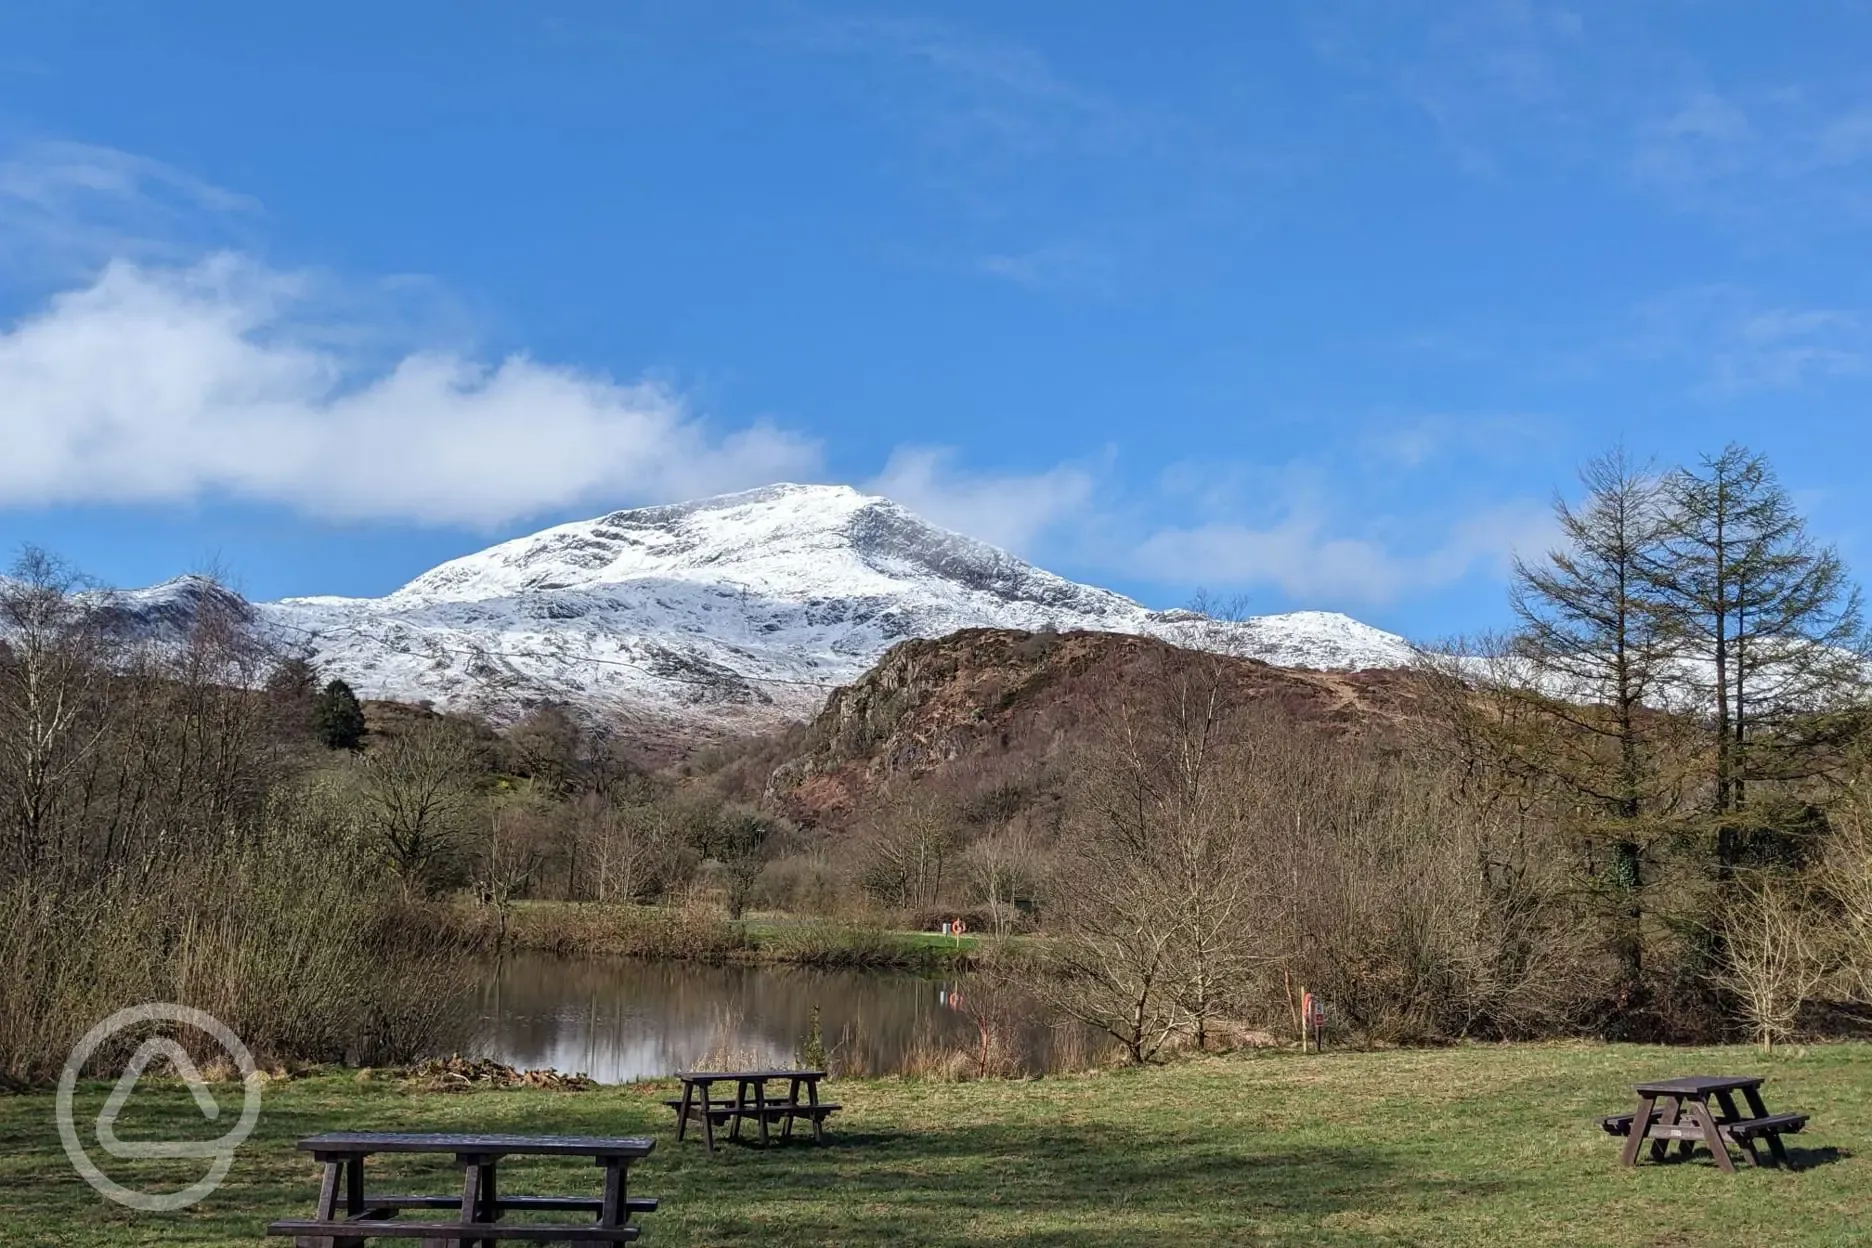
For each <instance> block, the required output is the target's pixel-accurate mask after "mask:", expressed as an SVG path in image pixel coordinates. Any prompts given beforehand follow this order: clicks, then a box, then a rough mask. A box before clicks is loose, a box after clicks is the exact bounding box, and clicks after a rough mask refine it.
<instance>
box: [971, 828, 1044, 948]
mask: <svg viewBox="0 0 1872 1248" xmlns="http://www.w3.org/2000/svg"><path fill="white" fill-rule="evenodd" d="M964 860H965V862H966V865H967V868H968V876H969V891H970V896H971V897H972V899H973V900H974V901H975V902H976V903H978V904H979V905H981V906H982V907H983V908H985V909H986V910H987V911H988V921H989V923H990V924H991V925H992V927H993V929H994V937H995V939H996V940H1005V939H1007V937H1008V934H1009V933H1010V932H1011V931H1012V930H1013V928H1014V925H1015V923H1016V922H1018V921H1019V919H1020V915H1021V909H1022V906H1023V905H1026V906H1028V907H1031V906H1032V905H1033V902H1034V898H1035V895H1036V894H1037V893H1038V892H1039V891H1040V878H1041V874H1042V871H1043V868H1042V866H1041V863H1040V856H1039V854H1038V852H1037V851H1036V850H1035V849H1034V846H1033V843H1032V841H1031V840H1030V839H1029V837H1028V836H1027V834H1026V833H1025V832H1022V831H1020V830H1019V829H1015V828H1000V829H997V830H995V831H993V832H990V833H988V834H987V835H986V836H983V837H980V838H978V839H977V840H976V841H975V842H974V843H973V844H972V845H970V846H969V847H968V849H967V850H966V851H964Z"/></svg>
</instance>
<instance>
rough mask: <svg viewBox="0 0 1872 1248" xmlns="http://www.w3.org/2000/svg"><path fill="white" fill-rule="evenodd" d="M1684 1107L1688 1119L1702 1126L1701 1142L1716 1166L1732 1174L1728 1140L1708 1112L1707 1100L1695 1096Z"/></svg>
mask: <svg viewBox="0 0 1872 1248" xmlns="http://www.w3.org/2000/svg"><path fill="white" fill-rule="evenodd" d="M1684 1109H1685V1110H1686V1111H1687V1112H1688V1113H1689V1115H1690V1120H1691V1121H1692V1122H1694V1123H1696V1124H1697V1125H1698V1126H1699V1127H1702V1128H1703V1142H1704V1143H1706V1144H1708V1145H1709V1150H1710V1152H1711V1154H1713V1155H1714V1156H1715V1158H1716V1164H1717V1166H1719V1167H1720V1168H1721V1169H1722V1171H1723V1173H1725V1174H1734V1173H1735V1162H1734V1161H1733V1160H1732V1159H1731V1158H1730V1156H1729V1142H1728V1141H1727V1140H1725V1139H1724V1138H1723V1134H1722V1132H1721V1131H1719V1130H1717V1129H1716V1117H1715V1115H1713V1114H1711V1113H1710V1108H1709V1102H1708V1101H1707V1100H1704V1099H1703V1098H1701V1097H1697V1098H1694V1099H1692V1100H1690V1101H1689V1102H1688V1103H1687V1104H1685V1106H1684Z"/></svg>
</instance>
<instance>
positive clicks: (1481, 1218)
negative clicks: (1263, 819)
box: [0, 1045, 1872, 1248]
mask: <svg viewBox="0 0 1872 1248" xmlns="http://www.w3.org/2000/svg"><path fill="white" fill-rule="evenodd" d="M1710 1072H1718V1073H1759V1074H1765V1075H1767V1076H1768V1077H1769V1082H1768V1084H1767V1086H1766V1089H1765V1092H1766V1096H1767V1100H1768V1104H1769V1106H1770V1107H1771V1108H1774V1109H1801V1110H1806V1111H1808V1112H1810V1113H1811V1114H1812V1115H1813V1121H1812V1123H1811V1125H1810V1126H1809V1128H1808V1130H1807V1132H1806V1134H1804V1135H1801V1136H1797V1137H1792V1139H1791V1140H1790V1143H1791V1144H1792V1145H1794V1146H1795V1148H1796V1155H1797V1157H1798V1158H1801V1159H1803V1160H1804V1161H1805V1163H1806V1168H1805V1169H1803V1170H1800V1171H1798V1172H1793V1173H1789V1172H1782V1171H1771V1170H1770V1171H1749V1170H1747V1169H1746V1168H1745V1169H1743V1170H1742V1171H1741V1172H1739V1173H1737V1174H1735V1175H1725V1174H1722V1173H1720V1172H1719V1171H1717V1170H1716V1168H1715V1167H1714V1165H1713V1164H1711V1163H1710V1162H1709V1161H1708V1160H1707V1159H1706V1158H1704V1157H1702V1156H1699V1157H1698V1158H1697V1159H1695V1160H1693V1161H1691V1162H1688V1163H1673V1164H1670V1165H1664V1166H1658V1165H1651V1164H1649V1163H1647V1164H1644V1165H1641V1166H1639V1167H1638V1168H1636V1169H1634V1170H1626V1169H1622V1168H1620V1167H1619V1165H1618V1164H1617V1160H1618V1159H1617V1154H1618V1145H1617V1143H1616V1142H1615V1141H1613V1140H1612V1139H1611V1138H1610V1137H1608V1136H1606V1135H1604V1134H1603V1133H1601V1132H1600V1130H1599V1129H1598V1126H1597V1123H1596V1119H1597V1118H1598V1117H1599V1116H1600V1115H1602V1114H1606V1113H1611V1112H1614V1111H1618V1110H1623V1109H1628V1108H1629V1107H1630V1106H1629V1104H1628V1102H1630V1100H1631V1099H1632V1097H1631V1094H1630V1091H1629V1089H1630V1087H1631V1085H1632V1084H1633V1083H1634V1082H1635V1081H1637V1080H1640V1079H1643V1078H1648V1077H1658V1076H1664V1075H1676V1074H1687V1073H1710ZM668 1087H669V1085H651V1084H646V1085H639V1086H635V1087H629V1088H614V1089H605V1090H601V1091H598V1092H588V1093H543V1092H485V1093H469V1094H457V1095H442V1094H413V1093H405V1092H403V1091H400V1090H399V1089H398V1088H396V1087H395V1086H394V1085H392V1084H387V1083H384V1082H370V1083H358V1082H356V1081H355V1080H354V1079H352V1078H351V1077H349V1076H332V1077H323V1078H315V1079H308V1080H302V1081H299V1082H295V1083H291V1084H285V1085H275V1086H273V1087H271V1088H270V1089H269V1091H268V1092H267V1097H266V1109H265V1111H264V1113H263V1116H262V1119H261V1126H260V1129H259V1130H258V1131H257V1132H256V1134H255V1136H254V1137H253V1138H252V1139H251V1140H250V1141H249V1142H248V1143H247V1145H246V1146H245V1147H244V1148H243V1150H242V1151H241V1153H240V1155H239V1158H238V1161H237V1163H236V1165H235V1168H234V1171H233V1174H232V1175H231V1176H230V1178H229V1180H228V1182H227V1184H226V1186H224V1187H223V1188H222V1189H221V1190H220V1191H219V1192H218V1193H216V1194H215V1195H214V1196H212V1197H210V1198H209V1199H208V1200H207V1201H205V1202H203V1203H202V1204H200V1205H198V1206H196V1207H194V1208H193V1209H190V1210H188V1211H185V1212H183V1213H178V1214H168V1215H142V1214H132V1213H128V1212H126V1211H123V1210H121V1209H118V1208H117V1207H116V1206H114V1205H109V1204H106V1203H105V1202H104V1201H103V1200H102V1199H101V1198H100V1197H98V1196H96V1195H94V1194H93V1193H92V1191H91V1189H90V1188H89V1187H87V1186H85V1185H84V1184H83V1183H81V1182H80V1181H79V1180H78V1178H77V1177H76V1176H75V1175H74V1174H73V1172H72V1170H71V1168H70V1166H69V1165H68V1164H67V1163H66V1160H65V1157H64V1155H63V1153H62V1152H61V1149H60V1146H59V1142H58V1138H57V1135H56V1132H55V1129H54V1126H53V1122H52V1106H53V1100H52V1097H51V1096H50V1095H49V1094H46V1093H32V1094H28V1095H21V1096H12V1097H0V1241H4V1242H5V1243H6V1244H8V1245H9V1246H20V1245H61V1246H64V1245H73V1246H84V1245H99V1246H103V1245H111V1246H112V1248H115V1246H117V1245H121V1244H126V1243H136V1244H198V1245H233V1244H253V1243H256V1242H262V1241H261V1240H260V1239H259V1230H260V1228H261V1226H262V1225H263V1224H264V1223H265V1222H266V1221H267V1220H268V1219H269V1218H273V1217H280V1216H287V1215H298V1214H303V1213H307V1212H309V1211H310V1209H311V1205H312V1199H313V1195H314V1181H315V1175H314V1171H313V1167H312V1166H311V1164H310V1163H309V1162H307V1161H306V1160H305V1159H304V1158H302V1157H300V1156H299V1155H297V1154H296V1153H295V1152H294V1151H293V1148H292V1142H293V1141H294V1140H295V1139H296V1138H297V1137H299V1136H302V1135H306V1134H309V1133H312V1132H315V1131H319V1130H325V1129H333V1128H357V1129H373V1128H374V1129H407V1130H421V1129H438V1130H451V1129H453V1130H467V1129H473V1130H511V1131H532V1132H555V1133H603V1134H639V1133H647V1134H652V1135H654V1136H655V1137H656V1138H657V1141H658V1144H657V1151H656V1153H655V1154H654V1155H653V1156H652V1157H651V1158H650V1159H649V1160H648V1161H647V1162H645V1163H643V1164H642V1165H641V1166H640V1167H639V1168H638V1169H637V1170H636V1171H635V1172H634V1174H633V1183H632V1188H633V1191H634V1192H636V1193H638V1194H643V1195H655V1196H658V1197H661V1198H662V1199H663V1202H664V1204H663V1208H662V1210H661V1211H659V1212H658V1213H655V1214H652V1215H648V1216H647V1217H645V1218H644V1220H643V1224H644V1226H645V1227H646V1235H645V1240H644V1242H646V1243H650V1244H667V1245H704V1244H708V1245H755V1244H760V1245H809V1244H811V1245H817V1244H920V1245H955V1246H960V1245H972V1244H1034V1245H1060V1246H1066V1245H1071V1246H1072V1248H1083V1246H1088V1245H1103V1244H1112V1245H1118V1244H1123V1245H1127V1246H1138V1245H1164V1244H1191V1245H1198V1244H1200V1245H1215V1244H1243V1245H1250V1244H1292V1245H1353V1244H1358V1245H1366V1244H1371V1245H1377V1244H1387V1245H1390V1244H1457V1245H1461V1246H1462V1248H1478V1246H1481V1245H1494V1244H1503V1245H1506V1244H1515V1245H1568V1246H1569V1248H1576V1246H1579V1245H1614V1246H1621V1245H1632V1246H1640V1245H1642V1246H1645V1248H1675V1246H1678V1245H1691V1244H1697V1245H1702V1244H1721V1245H1756V1244H1761V1245H1769V1244H1775V1245H1781V1244H1788V1245H1827V1246H1829V1248H1831V1246H1834V1245H1847V1244H1872V1153H1868V1151H1867V1150H1868V1148H1872V1144H1869V1143H1868V1142H1869V1141H1872V1047H1868V1046H1864V1045H1837V1046H1826V1047H1820V1048H1813V1049H1809V1050H1806V1051H1805V1052H1798V1053H1795V1054H1793V1055H1790V1056H1785V1057H1783V1056H1777V1057H1776V1058H1774V1059H1773V1060H1765V1059H1763V1058H1762V1057H1761V1056H1760V1055H1758V1054H1756V1053H1754V1052H1753V1051H1750V1050H1745V1049H1702V1050H1666V1049H1653V1048H1637V1047H1625V1046H1614V1047H1607V1046H1585V1045H1577V1046H1573V1045H1552V1046H1522V1047H1482V1046H1471V1047H1463V1048H1457V1049H1446V1050H1437V1051H1397V1052H1384V1053H1350V1052H1347V1053H1330V1052H1329V1053H1327V1054H1325V1055H1323V1056H1310V1057H1301V1056H1298V1055H1294V1054H1264V1055H1254V1056H1241V1057H1229V1058H1211V1059H1203V1060H1198V1061H1190V1062H1184V1063H1178V1064H1175V1065H1171V1066H1168V1067H1163V1068H1156V1069H1149V1070H1142V1071H1124V1072H1118V1073H1111V1074H1104V1075H1088V1076H1074V1077H1069V1078H1055V1079H1045V1080H1039V1081H1034V1082H1027V1083H975V1084H946V1083H935V1082H915V1081H906V1080H899V1079H881V1080H871V1081H840V1082H838V1083H836V1084H834V1085H831V1087H832V1088H833V1089H835V1091H832V1092H831V1095H833V1096H835V1097H836V1099H838V1100H840V1101H842V1102H844V1104H845V1106H846V1110H845V1112H844V1113H843V1114H841V1115H839V1116H837V1117H836V1118H834V1119H833V1125H832V1136H831V1141H830V1142H829V1143H828V1144H827V1145H826V1146H823V1147H814V1146H812V1145H811V1144H793V1145H789V1146H786V1147H780V1148H775V1149H772V1150H769V1151H767V1152H765V1153H763V1152H760V1151H758V1150H756V1149H751V1148H745V1147H736V1146H725V1147H724V1148H723V1150H722V1151H721V1152H720V1153H718V1154H717V1155H715V1156H713V1157H711V1156H708V1155H707V1154H705V1153H704V1152H703V1150H702V1148H701V1147H700V1145H699V1144H697V1143H695V1142H694V1141H691V1142H689V1143H686V1144H684V1145H682V1146H680V1147H679V1146H677V1145H676V1144H675V1142H674V1140H673V1131H672V1121H671V1118H672V1116H671V1115H670V1113H669V1112H668V1111H667V1110H666V1109H664V1108H663V1107H662V1106H661V1105H660V1104H658V1103H657V1098H658V1097H659V1096H662V1095H666V1094H668V1093H667V1091H666V1089H667V1088H668ZM107 1090H108V1089H107V1087H106V1086H105V1085H102V1084H100V1085H96V1086H93V1087H88V1088H86V1089H84V1090H83V1091H82V1093H81V1097H80V1121H81V1123H85V1122H89V1121H90V1119H91V1117H92V1116H94V1115H95V1113H96V1111H97V1108H98V1107H99V1106H100V1105H101V1104H102V1101H103V1097H104V1095H105V1093H106V1091H107ZM227 1091H229V1092H231V1091H233V1089H231V1088H230V1089H227ZM191 1120H192V1121H193V1124H194V1125H195V1127H196V1128H197V1129H198V1130H199V1129H200V1128H201V1127H202V1126H203V1124H202V1123H201V1120H200V1116H199V1114H198V1112H197V1110H196V1109H195V1107H194V1104H193V1102H192V1101H190V1100H189V1099H188V1098H187V1096H186V1095H185V1094H184V1093H183V1092H182V1090H181V1089H179V1088H176V1087H174V1086H153V1087H151V1088H148V1089H146V1090H145V1091H144V1092H143V1093H142V1094H140V1095H139V1096H138V1097H137V1098H135V1099H133V1100H132V1102H131V1108H130V1109H129V1110H128V1111H126V1114H125V1117H124V1122H123V1124H121V1125H122V1126H123V1127H124V1128H125V1129H124V1131H123V1133H124V1135H125V1136H126V1137H127V1138H128V1137H130V1136H131V1135H132V1131H133V1130H136V1129H140V1130H141V1131H143V1132H148V1131H151V1130H154V1129H156V1128H158V1127H166V1128H167V1129H169V1130H171V1131H174V1130H176V1129H178V1128H177V1126H176V1125H175V1124H183V1123H188V1122H190V1121H191ZM207 1133H208V1134H215V1133H217V1132H216V1131H214V1130H212V1129H211V1130H209V1131H208V1132H207ZM380 1160H381V1161H383V1163H384V1164H383V1166H382V1168H381V1169H380V1171H379V1173H382V1174H386V1175H387V1174H388V1173H391V1172H397V1171H406V1170H408V1167H407V1166H404V1167H399V1166H397V1165H396V1164H395V1163H394V1162H393V1161H391V1160H390V1159H374V1160H373V1163H372V1164H373V1165H376V1164H377V1162H378V1161H380ZM181 1164H182V1163H173V1165H172V1164H171V1163H153V1162H152V1163H134V1164H133V1163H115V1166H116V1168H114V1169H113V1170H112V1173H113V1174H116V1175H118V1176H120V1177H121V1176H125V1175H128V1174H132V1173H135V1172H136V1170H137V1167H138V1166H141V1167H144V1168H145V1169H147V1170H149V1172H150V1173H154V1172H155V1171H156V1169H160V1168H162V1167H170V1168H169V1169H167V1170H166V1171H163V1172H165V1173H168V1174H170V1175H172V1176H173V1177H174V1179H175V1183H174V1185H175V1186H180V1185H181V1184H182V1183H185V1182H187V1181H188V1180H189V1179H191V1178H193V1177H194V1176H195V1175H197V1174H199V1173H200V1170H199V1169H195V1170H186V1169H176V1168H173V1167H174V1166H179V1165H181ZM196 1164H197V1165H199V1163H196ZM502 1179H503V1184H502V1186H503V1189H504V1190H507V1191H514V1192H519V1191H525V1190H528V1189H533V1190H554V1189H558V1190H581V1189H589V1188H591V1187H592V1185H593V1183H594V1182H595V1180H596V1172H595V1170H594V1168H593V1167H591V1166H590V1165H571V1164H569V1163H560V1164H551V1163H531V1164H527V1165H521V1164H518V1163H516V1164H514V1165H513V1166H512V1167H511V1168H506V1167H504V1168H503V1172H502ZM410 1183H416V1184H427V1185H430V1186H433V1187H434V1189H435V1190H438V1191H440V1190H448V1189H449V1188H450V1187H451V1186H452V1185H453V1178H452V1174H451V1173H450V1172H449V1170H448V1167H447V1166H446V1165H444V1166H443V1167H441V1168H439V1169H438V1168H436V1167H434V1166H430V1167H428V1168H427V1169H424V1170H421V1171H420V1172H416V1171H410V1172H409V1173H408V1174H406V1175H403V1176H401V1177H399V1179H398V1180H397V1186H406V1185H408V1184H410ZM375 1186H377V1184H376V1183H375V1182H373V1187H375ZM275 1242H284V1241H275ZM386 1242H388V1241H386Z"/></svg>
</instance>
